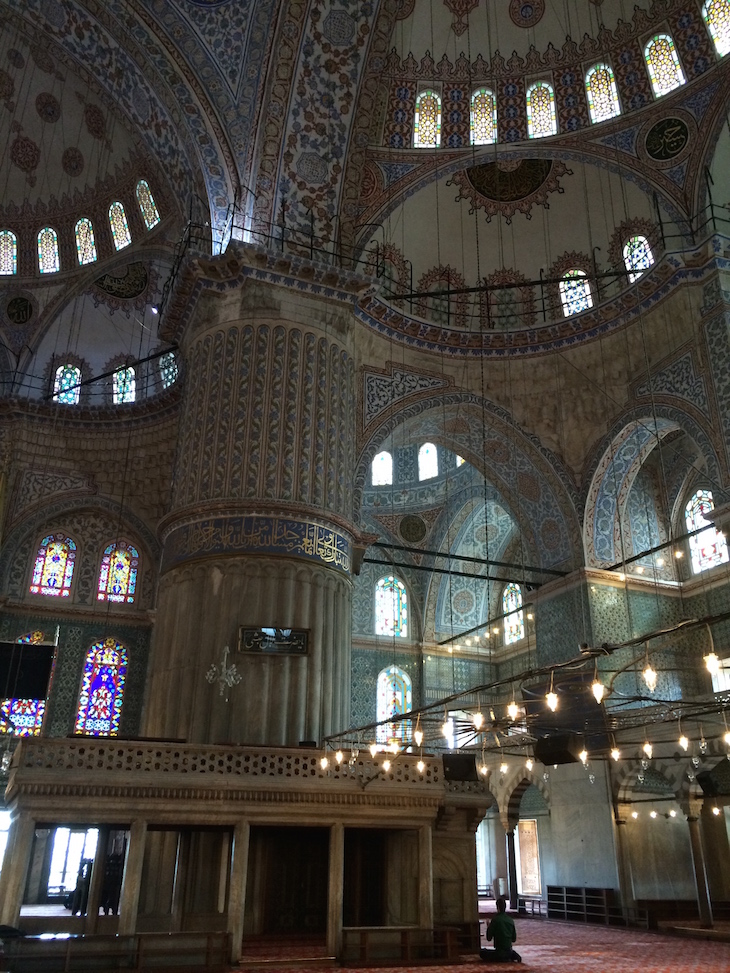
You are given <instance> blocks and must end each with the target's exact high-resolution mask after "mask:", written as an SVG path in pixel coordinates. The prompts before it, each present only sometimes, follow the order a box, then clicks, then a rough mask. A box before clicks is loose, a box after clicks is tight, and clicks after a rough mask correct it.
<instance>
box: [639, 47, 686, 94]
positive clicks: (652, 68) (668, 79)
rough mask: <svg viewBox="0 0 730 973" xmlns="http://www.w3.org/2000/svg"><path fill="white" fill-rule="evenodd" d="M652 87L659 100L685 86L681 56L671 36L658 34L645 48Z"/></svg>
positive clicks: (645, 57)
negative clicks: (680, 61)
mask: <svg viewBox="0 0 730 973" xmlns="http://www.w3.org/2000/svg"><path fill="white" fill-rule="evenodd" d="M644 59H645V60H646V66H647V69H648V71H649V77H650V79H651V86H652V88H653V89H654V94H655V96H656V97H657V98H660V97H661V96H662V95H666V94H668V93H669V92H670V91H674V89H675V88H678V87H679V86H680V85H682V84H684V72H683V71H682V65H681V64H680V63H679V55H678V54H677V51H676V48H675V47H674V41H673V40H672V38H671V37H670V36H669V34H657V35H656V37H652V39H651V40H650V41H649V43H648V44H647V45H646V47H645V48H644Z"/></svg>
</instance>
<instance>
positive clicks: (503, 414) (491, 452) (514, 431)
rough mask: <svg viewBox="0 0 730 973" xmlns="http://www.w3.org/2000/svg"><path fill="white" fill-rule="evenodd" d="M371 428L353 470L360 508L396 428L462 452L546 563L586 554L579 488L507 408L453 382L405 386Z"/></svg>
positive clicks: (564, 563)
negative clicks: (411, 389) (374, 465)
mask: <svg viewBox="0 0 730 973" xmlns="http://www.w3.org/2000/svg"><path fill="white" fill-rule="evenodd" d="M381 415H382V418H381V416H378V417H377V418H376V419H375V421H374V422H373V423H372V425H371V428H369V429H366V430H365V432H366V435H365V438H364V441H363V442H362V443H361V449H360V456H359V458H358V461H357V465H356V474H355V490H354V498H355V512H356V515H357V514H358V512H359V510H360V505H361V503H362V492H363V487H364V484H365V479H366V476H367V472H368V469H369V468H370V464H371V462H372V459H373V457H374V456H375V454H376V452H377V451H378V450H379V449H380V448H382V444H383V442H384V441H385V440H386V439H387V437H388V436H390V435H392V434H393V433H394V432H395V430H399V432H400V430H401V429H402V430H403V432H404V434H406V435H409V436H413V437H416V436H417V437H418V438H422V437H423V436H426V437H427V438H428V440H429V441H431V442H435V443H436V444H438V445H441V446H444V447H445V448H447V449H450V450H452V451H453V452H455V453H458V455H460V456H463V457H464V459H466V460H467V461H468V462H469V463H471V465H472V466H473V467H475V469H477V470H478V471H479V472H480V473H481V474H482V476H484V477H485V478H486V479H487V481H488V482H490V483H492V484H493V485H494V487H495V489H496V490H497V491H498V492H499V494H500V495H501V496H502V497H503V498H504V501H505V503H506V504H508V505H509V507H510V509H512V510H514V511H515V512H516V518H515V519H516V520H517V522H518V523H519V525H520V529H521V530H523V531H524V532H525V534H526V535H527V536H529V535H530V534H531V535H532V536H533V537H534V538H535V554H536V556H537V557H538V558H539V562H541V563H542V565H543V566H545V567H549V566H550V567H553V566H560V567H561V568H566V569H570V568H571V567H575V566H577V564H579V563H581V562H582V557H581V554H580V536H579V526H578V518H577V515H576V506H575V499H576V496H575V490H574V487H573V484H572V483H571V481H570V477H569V476H568V474H567V472H566V471H565V470H564V469H563V468H562V466H561V464H560V462H559V460H558V459H557V457H555V456H554V455H553V454H552V453H551V452H550V451H549V450H548V449H546V448H545V447H544V446H542V445H541V444H540V443H539V442H538V441H537V439H535V438H534V437H532V436H530V435H528V434H527V433H525V432H524V431H523V430H522V429H520V427H519V426H518V425H517V423H515V421H514V420H513V419H512V417H511V416H510V415H509V413H508V412H507V411H506V410H504V409H501V408H500V407H499V406H496V405H494V404H493V403H483V402H482V400H481V399H480V398H479V397H478V396H476V395H474V394H472V393H469V392H460V391H456V390H452V389H448V390H447V389H446V388H444V390H443V391H442V392H439V391H433V392H431V391H426V392H423V393H418V392H417V393H414V394H411V395H409V394H406V395H404V396H403V397H402V399H401V401H400V402H395V403H393V405H392V407H391V408H389V409H388V410H387V411H386V412H385V413H382V414H381Z"/></svg>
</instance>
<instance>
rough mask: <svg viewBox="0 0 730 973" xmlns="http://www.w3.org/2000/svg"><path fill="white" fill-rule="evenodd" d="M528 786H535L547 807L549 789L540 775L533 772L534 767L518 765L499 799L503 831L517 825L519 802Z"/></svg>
mask: <svg viewBox="0 0 730 973" xmlns="http://www.w3.org/2000/svg"><path fill="white" fill-rule="evenodd" d="M530 786H533V787H536V788H537V790H538V791H539V792H540V794H541V795H542V798H543V800H544V801H545V803H546V804H547V806H548V808H549V807H550V803H551V802H550V791H549V789H548V786H547V783H546V782H545V781H544V780H543V778H542V776H541V775H538V774H537V773H535V770H534V768H533V769H532V770H527V768H526V767H518V768H517V769H516V771H515V772H514V774H510V776H509V778H508V783H507V784H506V787H505V789H504V791H503V793H502V795H501V798H500V801H499V816H500V818H501V820H502V824H503V825H504V829H505V831H511V830H512V829H514V828H515V827H516V826H517V821H518V819H519V813H520V802H521V801H522V798H523V796H524V793H525V791H526V790H527V788H528V787H530Z"/></svg>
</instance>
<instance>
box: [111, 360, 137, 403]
mask: <svg viewBox="0 0 730 973" xmlns="http://www.w3.org/2000/svg"><path fill="white" fill-rule="evenodd" d="M136 393H137V383H136V379H135V375H134V369H133V368H132V366H131V365H130V366H129V367H128V368H120V369H119V371H117V372H114V374H113V375H112V400H113V402H114V405H124V403H125V402H134V399H135V395H136Z"/></svg>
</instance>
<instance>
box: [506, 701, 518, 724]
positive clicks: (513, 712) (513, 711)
mask: <svg viewBox="0 0 730 973" xmlns="http://www.w3.org/2000/svg"><path fill="white" fill-rule="evenodd" d="M519 713H520V711H519V708H518V706H517V703H516V702H515V701H514V699H513V700H512V702H511V703H510V704H509V705H508V706H507V716H509V718H510V719H511V720H513V721H514V720H516V719H517V717H518V716H519Z"/></svg>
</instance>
